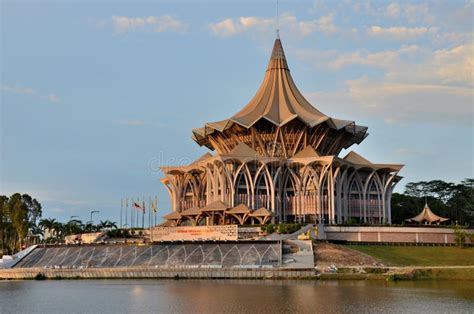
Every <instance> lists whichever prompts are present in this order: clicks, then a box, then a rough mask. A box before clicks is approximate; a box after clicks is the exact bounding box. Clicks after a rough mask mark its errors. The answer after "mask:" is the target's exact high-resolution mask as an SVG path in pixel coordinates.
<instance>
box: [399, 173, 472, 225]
mask: <svg viewBox="0 0 474 314" xmlns="http://www.w3.org/2000/svg"><path fill="white" fill-rule="evenodd" d="M425 198H426V201H427V202H428V205H429V207H430V209H431V210H432V211H433V212H434V213H435V214H437V215H439V216H442V217H446V218H449V219H450V220H449V222H448V224H459V225H469V226H474V179H464V180H463V181H461V182H460V183H458V184H456V183H450V182H444V181H442V180H432V181H420V182H411V183H408V184H407V185H406V186H405V191H404V193H403V194H400V193H394V194H393V195H392V223H394V224H401V223H404V221H405V219H407V218H411V217H414V216H416V215H418V214H419V213H420V212H421V210H422V209H423V207H424V205H425Z"/></svg>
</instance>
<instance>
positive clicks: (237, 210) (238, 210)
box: [226, 204, 250, 215]
mask: <svg viewBox="0 0 474 314" xmlns="http://www.w3.org/2000/svg"><path fill="white" fill-rule="evenodd" d="M226 213H227V214H234V215H236V214H249V213H250V209H249V208H248V207H247V205H245V204H239V205H237V206H235V207H234V208H232V209H231V210H229V211H228V212H226Z"/></svg>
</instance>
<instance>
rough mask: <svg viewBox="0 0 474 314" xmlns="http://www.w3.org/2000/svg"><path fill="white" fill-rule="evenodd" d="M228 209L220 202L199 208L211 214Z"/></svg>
mask: <svg viewBox="0 0 474 314" xmlns="http://www.w3.org/2000/svg"><path fill="white" fill-rule="evenodd" d="M228 208H229V206H227V204H225V203H224V202H222V201H215V202H212V203H210V204H209V205H206V206H205V207H203V208H201V210H202V211H203V212H213V211H225V210H227V209H228Z"/></svg>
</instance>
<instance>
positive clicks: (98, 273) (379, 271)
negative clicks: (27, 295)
mask: <svg viewBox="0 0 474 314" xmlns="http://www.w3.org/2000/svg"><path fill="white" fill-rule="evenodd" d="M22 279H53V280H59V279H310V280H387V281H398V280H463V281H474V266H442V267H370V266H356V267H343V268H338V269H337V270H332V271H331V272H328V271H327V270H325V269H195V268H174V269H173V268H169V269H158V268H154V267H114V268H89V269H44V268H13V269H1V270H0V280H22Z"/></svg>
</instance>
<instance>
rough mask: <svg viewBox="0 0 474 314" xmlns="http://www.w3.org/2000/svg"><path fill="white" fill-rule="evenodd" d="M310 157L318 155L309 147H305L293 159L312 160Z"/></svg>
mask: <svg viewBox="0 0 474 314" xmlns="http://www.w3.org/2000/svg"><path fill="white" fill-rule="evenodd" d="M312 157H319V154H318V153H317V152H316V151H315V150H314V148H313V147H312V146H311V145H307V146H306V147H305V148H303V150H300V151H299V152H298V153H297V154H296V155H294V156H293V159H295V158H312Z"/></svg>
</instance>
